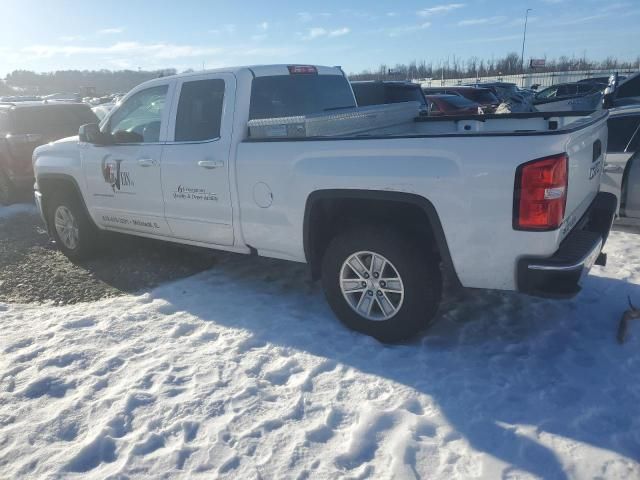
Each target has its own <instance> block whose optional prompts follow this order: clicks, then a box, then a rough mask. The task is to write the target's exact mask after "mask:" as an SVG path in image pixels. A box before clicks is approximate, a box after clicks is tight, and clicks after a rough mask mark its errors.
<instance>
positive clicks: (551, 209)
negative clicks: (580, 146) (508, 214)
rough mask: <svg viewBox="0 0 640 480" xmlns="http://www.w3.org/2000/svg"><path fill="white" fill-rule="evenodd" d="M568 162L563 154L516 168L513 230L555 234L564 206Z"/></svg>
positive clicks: (565, 201)
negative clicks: (551, 232) (553, 231)
mask: <svg viewBox="0 0 640 480" xmlns="http://www.w3.org/2000/svg"><path fill="white" fill-rule="evenodd" d="M568 168H569V159H568V157H567V155H566V154H565V153H563V154H561V155H553V156H551V157H545V158H541V159H539V160H534V161H532V162H528V163H525V164H523V165H520V166H519V167H518V169H517V170H516V183H515V193H514V202H513V228H514V229H516V230H536V231H547V230H555V229H556V228H558V227H560V225H561V224H562V221H563V220H564V211H565V207H566V205H567V186H568V180H569V172H568Z"/></svg>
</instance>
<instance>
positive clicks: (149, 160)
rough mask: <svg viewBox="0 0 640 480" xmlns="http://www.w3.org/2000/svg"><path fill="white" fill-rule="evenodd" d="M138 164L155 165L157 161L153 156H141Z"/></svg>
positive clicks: (143, 165) (144, 165)
mask: <svg viewBox="0 0 640 480" xmlns="http://www.w3.org/2000/svg"><path fill="white" fill-rule="evenodd" d="M138 165H140V166H141V167H153V166H154V165H156V161H155V160H154V159H153V158H139V159H138Z"/></svg>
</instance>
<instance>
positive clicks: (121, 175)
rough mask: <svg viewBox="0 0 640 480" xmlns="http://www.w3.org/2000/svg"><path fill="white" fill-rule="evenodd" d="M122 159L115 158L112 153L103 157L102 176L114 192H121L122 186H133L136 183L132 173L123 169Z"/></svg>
mask: <svg viewBox="0 0 640 480" xmlns="http://www.w3.org/2000/svg"><path fill="white" fill-rule="evenodd" d="M121 163H122V160H113V159H111V155H107V156H106V157H104V158H103V159H102V177H103V178H104V181H105V182H106V183H108V184H109V185H111V188H112V189H113V193H116V192H119V191H120V190H121V189H122V187H133V186H135V183H134V182H133V178H132V177H131V174H130V173H129V172H127V171H124V170H122V169H121V167H120V164H121Z"/></svg>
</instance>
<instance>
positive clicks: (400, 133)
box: [245, 110, 608, 142]
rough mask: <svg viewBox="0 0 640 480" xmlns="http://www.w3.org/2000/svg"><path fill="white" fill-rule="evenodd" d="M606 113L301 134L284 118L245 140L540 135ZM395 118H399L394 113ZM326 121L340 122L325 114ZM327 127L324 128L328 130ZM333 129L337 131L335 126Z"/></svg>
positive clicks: (418, 121) (435, 121)
mask: <svg viewBox="0 0 640 480" xmlns="http://www.w3.org/2000/svg"><path fill="white" fill-rule="evenodd" d="M607 115H608V113H607V111H606V110H595V111H585V112H532V113H512V114H506V115H495V114H492V115H470V116H460V117H415V118H413V119H412V120H411V121H408V122H407V121H405V122H401V123H397V124H392V125H389V126H382V127H378V126H374V127H372V128H368V129H361V130H360V131H358V132H357V133H348V134H340V133H336V134H324V135H312V134H308V135H300V134H293V133H286V132H287V128H286V123H285V121H286V119H280V120H282V121H283V123H281V124H280V125H281V126H282V127H281V130H282V133H283V134H282V135H280V136H278V135H274V136H267V135H258V136H254V135H250V136H249V137H248V138H247V139H246V140H245V141H248V142H263V141H301V140H322V139H333V140H336V139H349V138H361V139H362V138H386V137H408V138H415V137H429V136H469V135H492V136H495V135H498V136H503V135H540V134H560V133H569V132H572V131H575V130H578V129H580V128H584V127H586V126H588V125H589V124H592V123H595V122H598V121H600V120H602V119H603V118H604V117H606V116H607ZM396 118H399V117H398V116H396ZM269 122H270V123H271V125H272V126H276V125H278V119H269ZM327 122H340V120H334V119H332V118H331V117H329V116H327ZM331 130H332V129H331V127H326V128H325V132H330V131H331ZM334 130H335V131H336V132H339V131H340V128H338V127H337V126H336V127H334Z"/></svg>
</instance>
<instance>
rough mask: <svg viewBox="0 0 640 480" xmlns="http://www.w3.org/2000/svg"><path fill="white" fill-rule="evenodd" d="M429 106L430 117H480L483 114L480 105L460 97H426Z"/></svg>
mask: <svg viewBox="0 0 640 480" xmlns="http://www.w3.org/2000/svg"><path fill="white" fill-rule="evenodd" d="M425 96H426V98H427V102H428V105H429V116H430V117H439V116H445V115H478V114H482V110H481V108H482V107H481V106H480V104H479V103H476V102H472V101H471V100H469V99H468V98H464V97H463V96H460V95H425Z"/></svg>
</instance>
